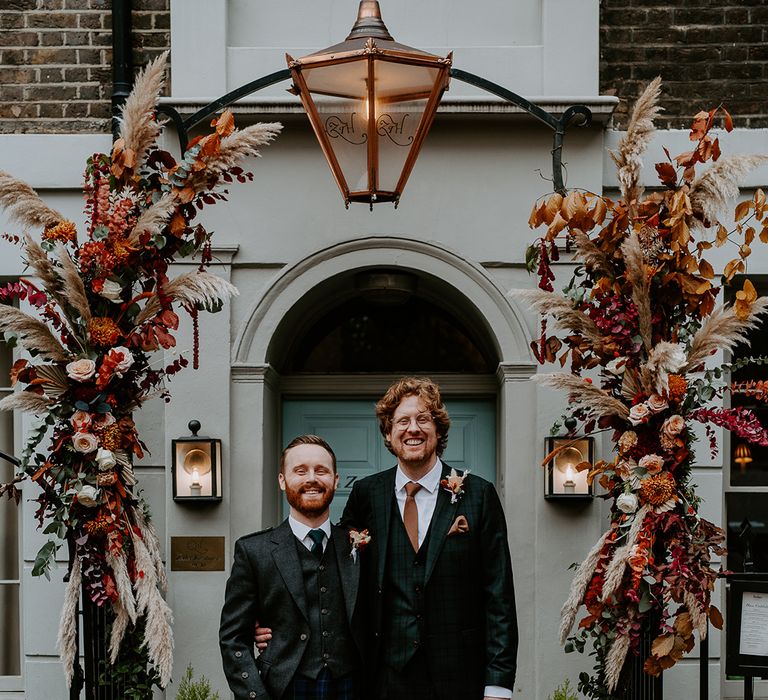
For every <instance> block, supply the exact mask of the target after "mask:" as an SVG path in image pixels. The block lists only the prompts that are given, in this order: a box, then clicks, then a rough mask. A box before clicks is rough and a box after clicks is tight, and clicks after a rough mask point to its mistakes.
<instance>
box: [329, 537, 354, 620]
mask: <svg viewBox="0 0 768 700" xmlns="http://www.w3.org/2000/svg"><path fill="white" fill-rule="evenodd" d="M331 537H332V538H333V548H334V550H335V551H336V562H337V564H338V566H339V578H341V590H342V592H343V594H344V602H345V603H346V606H347V619H348V620H350V621H351V620H352V613H353V612H354V610H355V601H356V600H357V588H358V584H359V583H360V557H359V556H358V557H357V561H353V560H352V550H351V547H350V544H349V535H348V533H347V531H346V530H345V529H344V528H341V527H336V526H335V525H331Z"/></svg>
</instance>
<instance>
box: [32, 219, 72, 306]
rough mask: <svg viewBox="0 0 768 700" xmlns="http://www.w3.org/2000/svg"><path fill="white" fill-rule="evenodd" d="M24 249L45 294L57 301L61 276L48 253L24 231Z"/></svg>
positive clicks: (60, 286)
mask: <svg viewBox="0 0 768 700" xmlns="http://www.w3.org/2000/svg"><path fill="white" fill-rule="evenodd" d="M24 251H25V252H26V262H27V265H29V267H31V268H32V271H33V272H34V273H35V276H36V277H38V278H39V279H40V281H41V282H42V284H43V288H44V289H45V292H46V294H49V295H51V296H52V297H54V298H55V299H56V301H59V298H60V296H59V294H60V292H61V288H62V284H63V283H62V281H61V277H60V275H59V273H58V271H57V270H56V267H55V265H54V264H53V262H52V261H51V259H50V258H49V257H48V254H47V253H46V252H45V251H44V250H43V249H42V248H41V247H40V244H39V243H38V242H37V241H36V240H35V239H34V238H32V236H30V235H29V233H27V232H26V231H25V232H24Z"/></svg>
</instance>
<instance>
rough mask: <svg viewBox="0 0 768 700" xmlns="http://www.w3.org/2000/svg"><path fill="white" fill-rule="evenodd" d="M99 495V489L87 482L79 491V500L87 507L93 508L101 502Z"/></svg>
mask: <svg viewBox="0 0 768 700" xmlns="http://www.w3.org/2000/svg"><path fill="white" fill-rule="evenodd" d="M99 496H100V494H99V490H98V489H97V488H96V487H95V486H89V485H87V484H86V485H85V486H83V487H82V488H81V489H80V490H79V491H78V492H77V502H78V503H79V504H80V505H81V506H85V507H86V508H93V507H94V506H97V505H99V503H100V502H101V498H100V497H99Z"/></svg>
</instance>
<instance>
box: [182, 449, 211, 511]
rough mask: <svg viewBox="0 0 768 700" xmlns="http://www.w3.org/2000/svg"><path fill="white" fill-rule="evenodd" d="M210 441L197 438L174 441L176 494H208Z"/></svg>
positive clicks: (209, 493)
mask: <svg viewBox="0 0 768 700" xmlns="http://www.w3.org/2000/svg"><path fill="white" fill-rule="evenodd" d="M211 464H212V462H211V443H210V441H207V440H199V441H192V440H190V441H189V442H184V441H178V442H177V443H176V495H177V496H182V497H183V496H210V495H211V494H212V492H213V488H212V475H211Z"/></svg>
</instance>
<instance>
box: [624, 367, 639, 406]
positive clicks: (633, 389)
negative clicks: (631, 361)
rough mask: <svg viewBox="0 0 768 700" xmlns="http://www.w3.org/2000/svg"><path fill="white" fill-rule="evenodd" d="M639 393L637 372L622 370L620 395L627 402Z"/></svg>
mask: <svg viewBox="0 0 768 700" xmlns="http://www.w3.org/2000/svg"><path fill="white" fill-rule="evenodd" d="M639 393H640V382H639V380H638V376H637V372H635V371H634V370H631V369H626V370H624V375H623V377H622V379H621V395H622V396H623V397H624V398H625V399H626V400H627V401H632V400H633V399H634V398H635V396H637V395H638V394H639Z"/></svg>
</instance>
